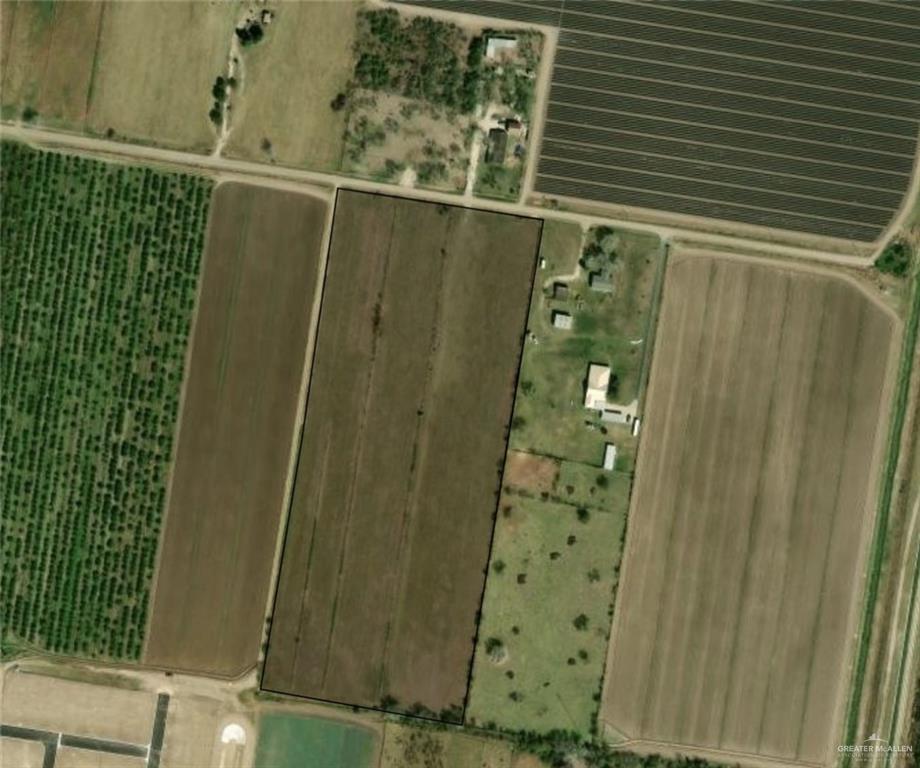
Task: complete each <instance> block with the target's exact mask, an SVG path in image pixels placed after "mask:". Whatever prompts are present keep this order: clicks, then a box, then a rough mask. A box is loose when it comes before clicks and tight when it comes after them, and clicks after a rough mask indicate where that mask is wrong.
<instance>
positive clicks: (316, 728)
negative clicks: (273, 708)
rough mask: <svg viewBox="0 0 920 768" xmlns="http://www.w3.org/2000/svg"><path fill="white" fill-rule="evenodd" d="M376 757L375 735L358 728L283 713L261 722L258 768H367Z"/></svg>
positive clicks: (271, 715)
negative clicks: (311, 766) (310, 766)
mask: <svg viewBox="0 0 920 768" xmlns="http://www.w3.org/2000/svg"><path fill="white" fill-rule="evenodd" d="M373 754H374V734H373V733H372V732H371V731H369V730H367V729H365V728H360V727H358V726H355V725H349V724H348V723H340V722H336V721H334V720H323V719H320V718H307V717H295V716H294V715H282V714H270V715H263V716H262V717H261V718H260V720H259V741H258V744H257V745H256V761H255V764H256V765H257V766H259V768H301V766H305V765H316V766H322V768H366V766H369V765H370V762H371V758H372V757H373Z"/></svg>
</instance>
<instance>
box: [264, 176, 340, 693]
mask: <svg viewBox="0 0 920 768" xmlns="http://www.w3.org/2000/svg"><path fill="white" fill-rule="evenodd" d="M337 201H338V190H334V193H333V195H332V197H331V199H330V200H327V201H326V205H327V206H329V210H328V211H327V213H326V224H325V230H324V232H323V240H322V243H321V245H320V258H321V259H322V264H321V265H320V266H321V269H320V270H317V271H318V272H320V271H321V272H322V276H321V277H320V278H319V279H318V280H317V281H316V292H315V294H314V298H313V306H312V308H311V313H310V329H309V330H308V332H307V333H308V337H307V348H306V352H305V354H304V368H303V372H302V373H301V380H300V393H299V395H298V401H297V415H296V417H295V421H294V424H293V425H292V433H293V434H292V440H293V443H292V445H291V451H290V459H289V463H288V471H287V479H286V480H285V487H284V500H283V502H282V507H281V508H282V515H283V520H282V521H280V523H279V526H278V536H277V538H276V540H275V556H274V558H273V564H272V573H271V576H270V580H269V585H268V598H267V600H266V603H265V610H264V611H263V614H262V615H263V621H262V642H261V643H260V646H259V659H258V661H257V662H256V664H255V668H258V667H259V665H260V664H262V665H263V667H264V663H265V656H266V651H267V650H268V638H269V635H270V634H271V622H272V620H273V619H274V616H275V599H276V598H277V595H278V582H279V580H280V578H281V560H282V558H283V557H284V545H285V544H286V543H287V532H288V520H289V519H290V514H291V506H292V505H293V503H294V486H295V484H296V483H297V468H298V467H299V466H300V452H301V450H302V446H303V431H304V427H305V426H306V421H307V401H308V399H309V397H310V384H311V382H312V381H313V363H314V361H315V358H316V347H317V343H316V342H317V339H318V338H319V321H320V316H321V313H322V308H323V295H324V294H325V292H326V272H327V270H328V269H329V250H330V248H331V244H332V227H333V226H334V225H335V210H336V203H337ZM266 624H267V626H266ZM261 682H262V673H261V672H260V674H259V686H260V688H261Z"/></svg>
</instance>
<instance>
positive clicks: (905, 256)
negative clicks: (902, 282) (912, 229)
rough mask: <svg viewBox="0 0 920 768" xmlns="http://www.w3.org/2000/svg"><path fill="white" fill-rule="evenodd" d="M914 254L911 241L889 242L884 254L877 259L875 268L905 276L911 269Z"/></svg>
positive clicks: (886, 272) (889, 273)
mask: <svg viewBox="0 0 920 768" xmlns="http://www.w3.org/2000/svg"><path fill="white" fill-rule="evenodd" d="M912 255H913V254H912V252H911V247H910V243H908V242H906V241H904V240H895V241H894V242H893V243H889V244H888V246H887V247H886V248H885V250H884V251H882V255H881V256H879V257H878V258H877V259H876V260H875V268H876V269H877V270H878V271H879V272H884V273H885V274H887V275H894V276H895V277H904V276H905V275H906V274H907V272H908V270H909V269H910V262H911V257H912Z"/></svg>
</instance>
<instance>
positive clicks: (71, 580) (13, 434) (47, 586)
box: [0, 142, 211, 659]
mask: <svg viewBox="0 0 920 768" xmlns="http://www.w3.org/2000/svg"><path fill="white" fill-rule="evenodd" d="M0 165H2V208H0V216H2V238H0V259H2V280H3V299H4V301H3V309H2V338H3V345H2V354H0V367H2V400H0V404H2V418H0V423H2V433H3V437H2V454H3V460H4V472H3V495H2V501H3V514H4V516H3V524H2V529H0V532H2V535H0V545H2V549H3V552H4V556H5V562H4V569H3V580H2V595H3V596H2V599H0V609H2V625H3V640H4V642H5V643H6V644H7V645H10V644H17V643H26V644H31V645H36V646H40V647H42V648H46V649H48V650H50V651H55V652H59V653H71V654H80V655H88V656H93V657H108V658H132V659H133V658H137V657H138V655H139V654H140V651H141V644H142V641H143V632H144V625H145V621H146V615H147V602H148V595H149V591H150V581H151V577H152V574H153V568H154V558H155V556H156V551H157V542H158V539H159V532H160V524H161V514H162V510H163V502H164V495H165V491H166V481H167V475H168V471H169V466H170V461H171V454H172V446H173V432H174V427H175V422H176V415H177V411H178V404H179V391H180V388H181V383H182V376H183V366H184V361H185V351H186V342H187V338H188V333H189V326H190V323H191V318H192V313H193V311H194V307H195V296H196V292H197V285H198V268H199V258H200V253H201V248H202V240H203V233H204V229H205V224H206V221H207V216H208V206H209V199H210V190H211V184H210V182H208V181H206V180H204V179H201V178H197V177H193V176H183V175H179V174H168V173H159V172H156V171H152V170H150V169H141V168H130V167H126V166H117V165H110V164H106V163H101V162H97V161H92V160H87V159H83V158H78V157H71V156H66V155H61V154H56V153H50V152H39V151H36V150H32V149H29V148H26V147H24V146H22V145H19V144H12V143H7V142H4V143H3V144H2V149H0Z"/></svg>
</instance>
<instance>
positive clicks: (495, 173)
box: [474, 163, 524, 200]
mask: <svg viewBox="0 0 920 768" xmlns="http://www.w3.org/2000/svg"><path fill="white" fill-rule="evenodd" d="M523 170H524V169H523V166H522V165H514V166H512V167H505V166H501V165H489V164H487V163H480V165H479V169H478V173H477V178H476V187H475V190H474V191H475V193H476V195H477V197H492V198H496V199H499V200H517V198H518V196H519V195H520V194H521V173H522V171H523Z"/></svg>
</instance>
